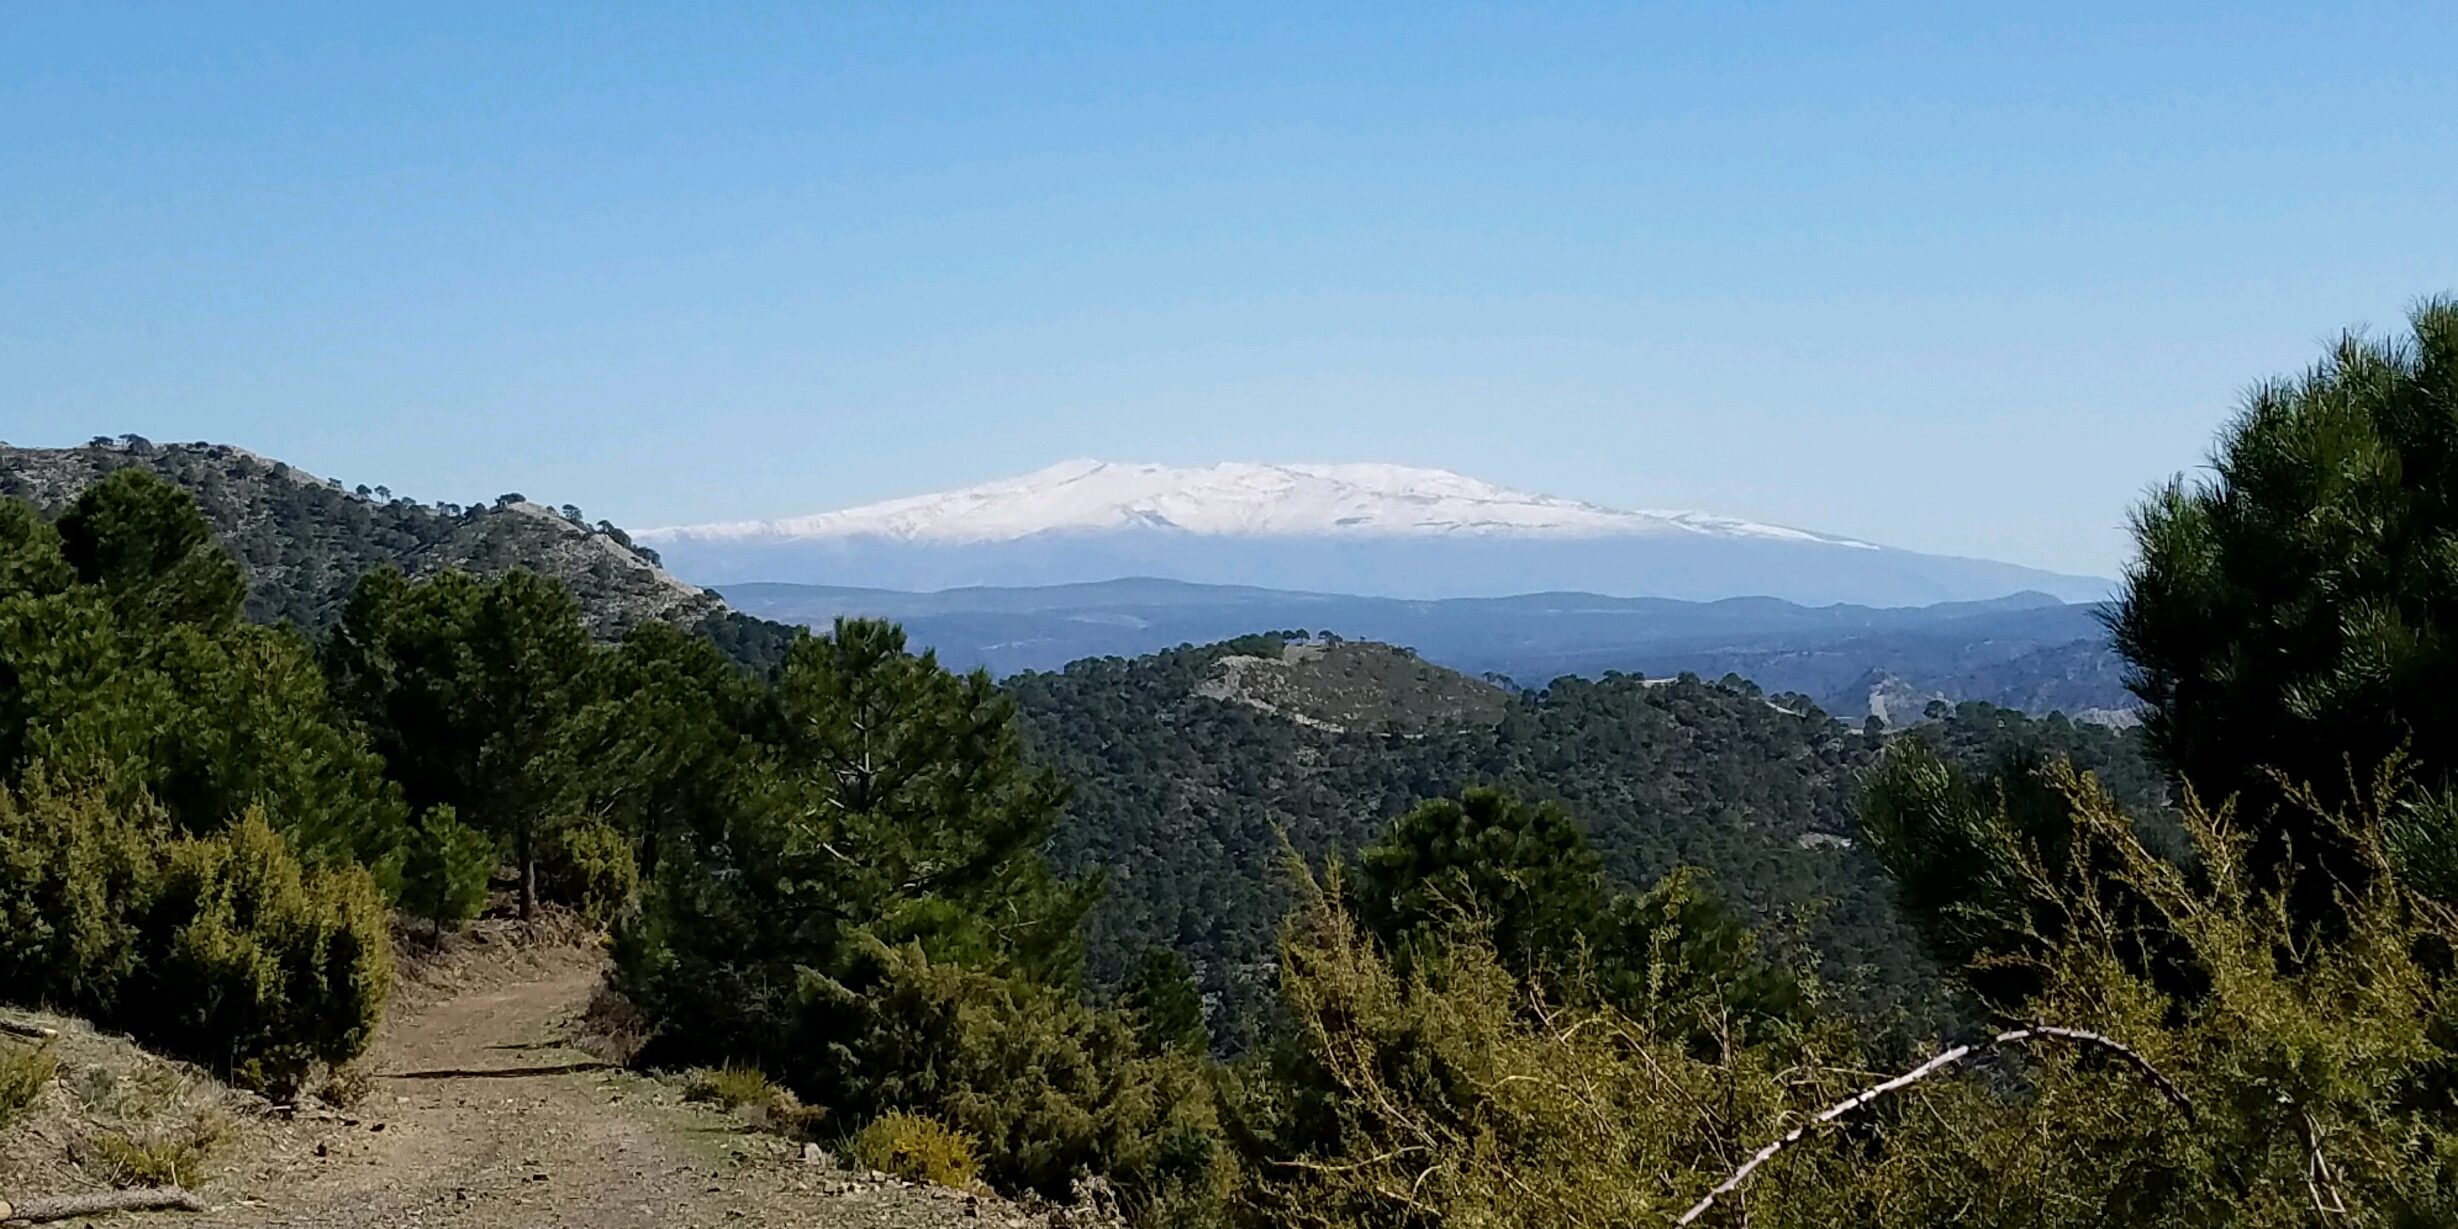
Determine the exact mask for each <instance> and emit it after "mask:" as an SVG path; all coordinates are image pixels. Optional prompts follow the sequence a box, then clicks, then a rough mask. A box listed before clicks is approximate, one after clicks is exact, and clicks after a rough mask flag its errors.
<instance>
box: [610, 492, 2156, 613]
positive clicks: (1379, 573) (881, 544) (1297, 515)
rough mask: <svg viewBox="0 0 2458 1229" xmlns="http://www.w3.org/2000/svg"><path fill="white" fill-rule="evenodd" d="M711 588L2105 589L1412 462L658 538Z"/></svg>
mask: <svg viewBox="0 0 2458 1229" xmlns="http://www.w3.org/2000/svg"><path fill="white" fill-rule="evenodd" d="M639 536H640V538H641V539H642V540H643V541H647V542H651V543H655V544H656V545H657V547H658V549H659V551H660V553H661V554H662V555H663V556H664V558H665V560H666V561H667V564H668V565H669V566H670V567H672V568H673V569H674V570H675V571H676V572H677V573H678V574H680V575H682V576H686V577H688V578H690V579H692V580H695V581H698V582H700V583H703V584H732V583H740V582H745V581H796V582H806V583H820V584H829V585H842V586H855V587H867V588H881V589H944V588H952V587H959V586H973V585H1047V584H1072V583H1081V582H1088V581H1105V580H1115V579H1118V578H1121V577H1130V576H1152V577H1163V578H1167V579H1172V580H1185V581H1195V582H1202V583H1211V584H1232V585H1255V586H1261V587H1265V588H1275V589H1308V590H1315V591H1318V592H1325V593H1345V594H1356V595H1362V596H1374V597H1402V598H1445V597H1493V596H1502V595H1507V594H1517V593H1530V592H1538V591H1546V590H1564V591H1579V592H1588V593H1603V594H1611V595H1615V596H1621V597H1673V598H1685V599H1691V600H1712V599H1716V598H1726V597H1743V596H1767V597H1778V598H1784V599H1786V600H1790V601H1795V602H1803V603H1810V604H1825V603H1831V602H1855V603H1861V604H1865V605H1873V606H1918V605H1927V604H1929V603H1933V602H1942V601H1968V600H1977V599H1984V598H1994V597H2001V596H2004V595H2006V594H2010V593H2017V592H2021V591H2024V590H2038V591H2041V592H2045V593H2050V594H2053V595H2055V596H2057V597H2060V598H2064V599H2067V600H2073V601H2088V600H2095V599H2097V598H2100V597H2103V596H2105V595H2106V594H2107V592H2108V589H2109V585H2108V582H2107V581H2105V580H2102V579H2099V578H2096V577H2087V576H2060V575H2056V574H2054V573H2049V572H2041V571H2037V570H2034V569H2030V568H2023V567H2018V566H2015V565H2013V564H2004V563H1992V562H1990V561H1987V560H1978V559H1952V558H1946V557H1941V556H1934V555H1921V554H1916V553H1913V552H1910V551H1902V550H1895V549H1892V548H1889V547H1884V546H1879V545H1876V544H1873V543H1869V542H1863V541H1859V540H1856V539H1853V538H1846V537H1838V536H1835V535H1832V534H1823V533H1813V532H1810V531H1808V530H1803V529H1792V528H1786V527H1783V526H1777V525H1765V524H1760V523H1758V522H1755V521H1748V520H1740V519H1736V518H1733V517H1726V516H1715V515H1711V514H1708V513H1704V512H1640V511H1628V510H1624V509H1619V508H1608V507H1605V506H1602V505H1599V504H1592V503H1585V502H1581V501H1579V500H1572V499H1562V498H1558V497H1555V496H1551V495H1536V494H1530V493H1528V492H1525V491H1515V490H1511V489H1509V488H1506V487H1501V486H1496V485H1495V484H1493V483H1490V482H1485V481H1481V480H1479V479H1476V478H1470V477H1467V476H1465V475H1462V474H1456V473H1452V472H1450V471H1448V470H1439V469H1417V468H1412V467H1409V466H1403V465H1371V464H1348V465H1261V464H1244V463H1225V464H1220V465H1209V466H1199V467H1174V466H1167V465H1144V464H1128V463H1120V462H1112V461H1094V460H1077V461H1065V462H1061V463H1059V464H1057V465H1053V466H1050V467H1048V468H1046V469H1041V470H1037V471H1035V472H1033V473H1030V474H1025V475H1023V476H1021V477H1017V478H1009V479H1004V480H1001V481H997V482H987V483H983V484H981V485H979V486H970V487H965V488H962V489H960V490H953V491H945V492H941V493H939V494H935V495H918V496H913V497H910V498H906V499H893V500H888V501H886V502H883V503H874V504H865V505H863V506H861V507H856V508H847V509H844V510H843V511H838V512H822V513H819V514H816V515H812V516H801V517H792V518H788V519H784V520H773V521H738V522H732V523H726V524H715V525H695V526H684V527H678V528H670V529H653V530H648V531H645V532H643V533H641V534H640V535H639Z"/></svg>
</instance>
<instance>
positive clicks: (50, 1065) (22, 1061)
mask: <svg viewBox="0 0 2458 1229" xmlns="http://www.w3.org/2000/svg"><path fill="white" fill-rule="evenodd" d="M59 1075H60V1061H59V1060H58V1059H57V1058H54V1057H53V1056H52V1053H51V1044H50V1043H49V1042H44V1043H41V1044H38V1045H23V1044H18V1043H16V1042H14V1041H13V1040H9V1039H0V1127H6V1126H8V1125H9V1124H11V1123H13V1122H15V1121H17V1120H18V1119H19V1118H22V1117H24V1116H25V1115H26V1113H27V1111H29V1110H31V1109H33V1108H34V1103H35V1101H37V1100H39V1099H40V1098H41V1097H42V1095H43V1093H44V1092H45V1091H46V1090H48V1089H49V1088H50V1087H51V1082H52V1081H53V1080H55V1079H58V1078H59Z"/></svg>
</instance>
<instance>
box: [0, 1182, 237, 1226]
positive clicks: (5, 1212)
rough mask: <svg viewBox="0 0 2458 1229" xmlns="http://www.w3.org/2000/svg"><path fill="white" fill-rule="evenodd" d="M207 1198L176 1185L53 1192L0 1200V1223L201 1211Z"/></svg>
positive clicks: (16, 1223) (34, 1222) (11, 1223)
mask: <svg viewBox="0 0 2458 1229" xmlns="http://www.w3.org/2000/svg"><path fill="white" fill-rule="evenodd" d="M204 1210H205V1201H204V1200H202V1199H199V1198H197V1197H196V1196H194V1195H191V1194H189V1193H188V1192H186V1191H183V1190H181V1189H179V1188H178V1187H176V1186H149V1187H145V1188H143V1189H140V1190H133V1191H102V1192H99V1193H96V1194H91V1195H53V1196H49V1197H47V1198H43V1199H29V1200H27V1201H25V1202H24V1203H20V1204H15V1205H11V1204H10V1203H9V1202H8V1201H7V1200H0V1225H33V1224H40V1223H42V1222H43V1221H49V1220H74V1219H75V1218H77V1217H80V1216H100V1215H102V1214H104V1213H106V1212H202V1211H204Z"/></svg>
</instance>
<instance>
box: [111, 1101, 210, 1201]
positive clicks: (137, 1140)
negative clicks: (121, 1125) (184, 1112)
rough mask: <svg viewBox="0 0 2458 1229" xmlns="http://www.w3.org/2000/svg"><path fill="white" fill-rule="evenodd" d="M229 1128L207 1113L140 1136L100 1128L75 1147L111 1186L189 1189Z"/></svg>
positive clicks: (202, 1174) (200, 1175)
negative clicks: (100, 1129) (167, 1128)
mask: <svg viewBox="0 0 2458 1229" xmlns="http://www.w3.org/2000/svg"><path fill="white" fill-rule="evenodd" d="M228 1130H229V1123H228V1122H227V1121H226V1120H224V1119H222V1118H220V1117H219V1116H206V1117H201V1118H197V1119H194V1120H192V1121H190V1122H187V1123H184V1124H181V1125H180V1126H178V1127H176V1128H173V1129H169V1130H163V1131H157V1132H150V1133H147V1134H146V1135H144V1136H142V1137H138V1136H131V1135H128V1134H126V1133H123V1132H120V1131H100V1132H97V1133H96V1134H94V1135H92V1136H90V1137H88V1138H87V1139H86V1140H85V1141H84V1142H83V1143H82V1144H81V1145H80V1146H79V1147H78V1148H77V1150H76V1156H77V1163H78V1164H79V1165H82V1166H84V1167H85V1168H86V1169H87V1170H88V1171H90V1172H92V1173H94V1174H96V1175H97V1176H99V1177H101V1178H103V1179H104V1180H105V1181H107V1182H109V1183H111V1184H112V1185H114V1186H177V1187H183V1188H192V1187H194V1186H196V1185H197V1183H198V1182H199V1181H201V1180H202V1179H203V1177H204V1174H205V1165H206V1162H207V1161H209V1160H211V1159H212V1157H213V1153H214V1150H215V1149H217V1148H219V1147H221V1145H222V1142H223V1139H224V1137H225V1135H226V1134H227V1132H228Z"/></svg>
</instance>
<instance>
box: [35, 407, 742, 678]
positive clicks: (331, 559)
mask: <svg viewBox="0 0 2458 1229" xmlns="http://www.w3.org/2000/svg"><path fill="white" fill-rule="evenodd" d="M130 467H138V468H144V469H150V470H152V471H154V472H155V473H158V474H160V475H162V476H163V477H165V478H167V479H169V480H171V481H172V482H174V483H176V484H178V485H179V486H181V487H184V488H186V489H187V490H188V491H189V493H191V494H193V495H194V496H196V499H197V503H198V505H199V506H201V507H202V508H203V509H204V512H205V516H206V517H207V519H209V520H211V521H212V522H213V525H214V528H215V529H216V530H217V531H218V532H219V533H220V534H221V538H222V542H223V544H224V545H225V546H227V547H228V548H229V549H230V551H231V553H232V554H233V555H234V556H236V557H237V558H238V560H239V562H240V564H241V565H242V566H244V567H245V568H246V569H247V574H248V604H247V613H248V617H249V618H251V619H255V620H257V621H259V622H266V623H274V622H283V621H288V622H293V623H297V624H299V625H300V626H302V627H306V628H310V629H314V628H321V627H324V626H326V625H328V624H330V623H331V622H332V621H333V619H334V618H335V617H337V616H338V614H339V613H340V610H341V605H342V603H343V601H344V600H346V599H347V598H348V596H349V592H350V587H351V586H352V585H354V584H356V583H358V578H359V577H361V576H363V575H365V574H367V573H368V572H370V571H373V570H375V569H377V568H380V567H387V566H390V567H395V568H399V569H401V570H402V571H403V572H405V573H408V574H410V575H413V576H415V575H419V574H422V573H427V572H434V571H439V570H442V569H446V568H464V569H467V570H469V571H473V572H477V573H481V574H493V573H499V572H504V571H508V570H510V569H512V568H516V567H517V568H526V569H528V570H530V571H533V572H536V573H538V574H539V575H542V576H547V577H551V578H553V579H556V580H560V581H562V582H563V583H564V584H565V586H566V587H568V588H569V589H571V591H572V594H573V596H574V597H575V598H577V599H578V600H579V602H580V606H581V611H582V614H583V617H584V618H586V619H587V620H588V622H589V624H590V626H591V628H592V630H594V631H596V632H598V633H599V634H600V635H606V636H615V635H620V634H622V632H624V631H625V630H627V629H629V628H631V627H633V626H636V625H638V624H641V623H645V622H650V621H662V622H668V623H676V624H682V625H687V626H696V625H699V624H701V623H704V622H706V621H707V620H709V619H712V618H716V617H719V616H721V615H722V614H724V612H725V604H724V603H723V602H722V601H720V600H718V598H717V597H716V596H715V595H714V594H711V593H709V592H707V591H706V590H704V589H701V588H699V587H698V586H696V585H690V584H686V583H684V582H683V581H680V580H677V579H675V578H674V577H673V576H672V575H670V574H669V573H667V571H666V570H665V569H664V568H663V567H662V566H660V565H659V564H658V562H657V559H656V557H655V556H654V555H653V554H651V553H649V552H647V551H644V550H642V549H640V548H638V547H635V546H634V545H633V544H632V543H631V540H630V539H629V538H628V537H627V536H626V535H625V534H624V533H623V531H622V530H620V529H616V528H614V527H613V526H611V525H607V524H604V523H603V522H601V523H600V524H599V525H598V526H596V527H591V526H589V525H585V524H582V523H579V522H578V521H576V520H575V519H573V518H571V517H568V516H566V515H564V514H563V513H560V512H557V511H555V510H553V509H550V508H547V507H545V506H543V505H540V504H536V503H531V502H529V501H526V500H520V499H508V500H502V501H498V502H497V503H494V504H480V505H473V506H470V507H466V508H464V507H457V506H454V505H449V504H421V503H414V502H412V501H410V500H407V499H395V498H390V497H389V496H387V495H381V494H378V493H376V492H374V491H371V490H369V489H368V488H364V487H361V488H357V489H356V490H345V489H344V488H343V487H342V485H341V484H340V483H339V482H337V481H335V480H332V479H328V478H320V477H317V476H316V475H313V474H309V473H307V472H306V471H304V470H300V469H297V468H295V467H293V466H290V465H287V464H285V463H283V462H280V461H275V460H271V459H268V458H265V457H261V456H258V455H257V454H255V453H252V452H249V451H247V450H245V449H242V448H234V447H231V446H229V445H225V444H204V443H198V444H152V443H147V442H144V441H131V442H114V443H110V444H101V443H97V444H91V445H88V446H86V447H83V448H10V447H6V446H0V496H8V497H13V498H17V499H24V500H28V501H30V502H32V503H33V504H34V505H35V506H36V507H38V508H41V509H43V510H44V511H45V512H48V513H56V512H57V511H58V510H59V509H60V508H61V507H63V506H65V505H66V504H67V503H68V502H69V501H70V500H73V499H75V498H76V497H77V494H78V492H80V491H83V490H84V489H85V488H86V487H87V486H89V485H91V484H92V483H94V482H95V481H97V480H99V479H101V478H102V477H104V476H105V475H107V474H110V473H112V472H113V471H115V470H120V469H126V468H130ZM362 491H364V492H367V493H365V494H361V493H360V492H362Z"/></svg>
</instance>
